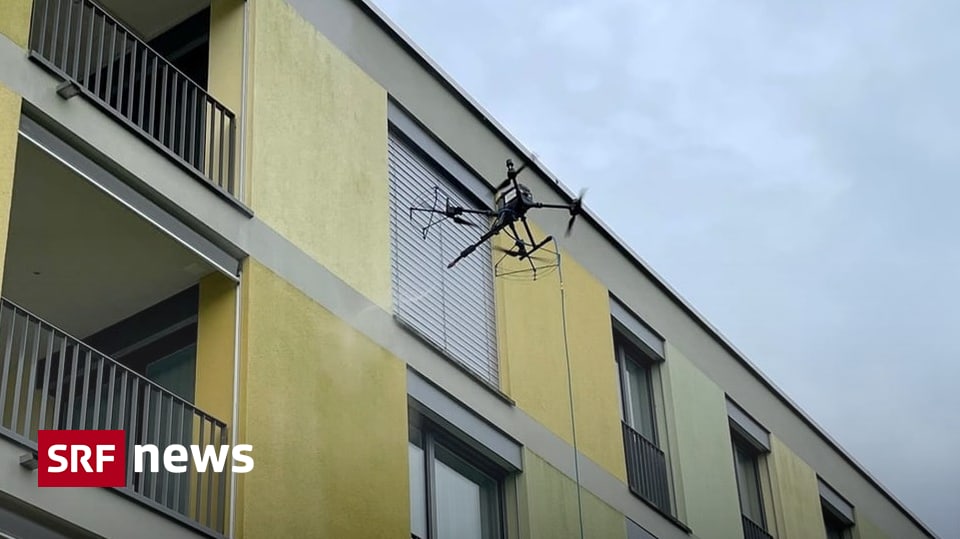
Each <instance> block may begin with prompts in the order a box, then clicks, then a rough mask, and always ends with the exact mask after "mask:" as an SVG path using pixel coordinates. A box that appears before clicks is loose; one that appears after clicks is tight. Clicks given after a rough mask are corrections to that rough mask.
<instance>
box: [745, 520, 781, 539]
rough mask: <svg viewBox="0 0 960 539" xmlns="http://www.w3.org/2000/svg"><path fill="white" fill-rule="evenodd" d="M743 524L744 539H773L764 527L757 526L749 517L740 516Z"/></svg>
mask: <svg viewBox="0 0 960 539" xmlns="http://www.w3.org/2000/svg"><path fill="white" fill-rule="evenodd" d="M740 517H741V520H742V522H743V539H773V536H772V535H770V533H769V532H767V530H765V529H763V526H761V525H759V524H757V523H756V522H754V521H753V520H751V519H750V517H748V516H747V515H740Z"/></svg>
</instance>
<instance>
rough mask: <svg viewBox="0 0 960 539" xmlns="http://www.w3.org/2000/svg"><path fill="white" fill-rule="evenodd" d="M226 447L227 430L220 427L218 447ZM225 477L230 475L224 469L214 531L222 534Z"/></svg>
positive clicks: (225, 489)
mask: <svg viewBox="0 0 960 539" xmlns="http://www.w3.org/2000/svg"><path fill="white" fill-rule="evenodd" d="M225 445H227V429H226V427H225V426H221V427H220V446H221V447H223V446H225ZM229 469H230V470H232V469H233V461H232V460H231V461H230V468H229ZM227 475H231V476H232V474H230V473H229V472H228V471H227V469H226V468H224V471H223V473H222V474H220V491H219V493H218V494H219V496H218V497H217V526H216V528H214V529H215V530H217V531H219V532H222V531H223V529H224V527H225V526H224V522H223V519H224V516H225V510H226V500H227Z"/></svg>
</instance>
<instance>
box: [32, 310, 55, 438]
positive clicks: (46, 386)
mask: <svg viewBox="0 0 960 539" xmlns="http://www.w3.org/2000/svg"><path fill="white" fill-rule="evenodd" d="M56 340H57V335H56V333H55V332H54V331H53V329H52V328H51V329H50V331H49V333H47V358H46V366H44V368H43V384H42V389H41V390H40V391H41V392H42V393H41V395H40V420H39V421H38V422H37V430H43V427H45V426H46V424H47V400H49V399H50V396H49V391H50V375H52V374H53V372H51V369H52V368H53V344H54V342H55V341H56Z"/></svg>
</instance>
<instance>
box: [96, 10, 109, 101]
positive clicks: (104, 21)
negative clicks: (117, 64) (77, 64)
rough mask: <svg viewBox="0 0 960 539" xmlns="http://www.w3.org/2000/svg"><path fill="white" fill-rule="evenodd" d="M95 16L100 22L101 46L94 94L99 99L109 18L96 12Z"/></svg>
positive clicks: (98, 53) (98, 51)
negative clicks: (104, 43)
mask: <svg viewBox="0 0 960 539" xmlns="http://www.w3.org/2000/svg"><path fill="white" fill-rule="evenodd" d="M93 14H94V17H95V18H96V19H98V20H99V21H100V46H99V47H97V81H96V84H95V87H96V90H94V94H95V95H96V96H97V97H98V98H99V97H100V84H101V83H102V82H103V68H104V66H103V49H104V46H103V42H104V40H105V39H106V38H107V17H106V16H105V15H101V14H99V13H97V12H96V10H94V12H93Z"/></svg>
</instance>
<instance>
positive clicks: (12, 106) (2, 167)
mask: <svg viewBox="0 0 960 539" xmlns="http://www.w3.org/2000/svg"><path fill="white" fill-rule="evenodd" d="M11 7H14V6H11ZM0 24H9V22H6V23H0ZM19 127H20V96H19V95H17V94H15V93H14V92H12V91H11V90H9V89H8V88H7V87H6V86H4V85H2V84H0V282H3V261H4V259H5V258H6V253H7V232H8V228H9V226H10V203H11V201H12V200H13V176H14V171H15V169H16V163H17V138H18V136H19V135H18V134H17V130H18V129H19Z"/></svg>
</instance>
